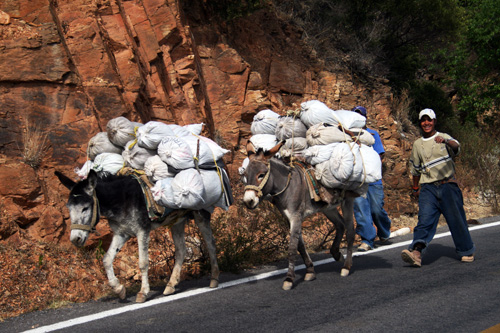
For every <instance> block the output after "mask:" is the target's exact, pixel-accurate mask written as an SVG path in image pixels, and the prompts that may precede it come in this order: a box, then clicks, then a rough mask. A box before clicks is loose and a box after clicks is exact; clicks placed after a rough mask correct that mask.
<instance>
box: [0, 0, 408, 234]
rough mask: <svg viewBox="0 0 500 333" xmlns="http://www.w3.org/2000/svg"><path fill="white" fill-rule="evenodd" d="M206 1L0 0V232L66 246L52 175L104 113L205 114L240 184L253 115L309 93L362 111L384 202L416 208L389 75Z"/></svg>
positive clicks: (395, 208) (69, 164)
mask: <svg viewBox="0 0 500 333" xmlns="http://www.w3.org/2000/svg"><path fill="white" fill-rule="evenodd" d="M203 4H204V2H203V1H182V0H177V1H174V0H162V1H160V0H19V1H0V92H1V93H0V128H1V132H0V208H1V216H0V218H1V226H0V240H7V241H8V242H16V241H18V240H19V239H21V238H23V239H25V238H29V239H34V240H45V241H48V242H67V241H68V237H67V234H68V232H69V231H68V230H69V228H68V225H69V216H68V213H67V211H66V210H65V208H64V203H65V201H66V199H67V194H68V192H67V190H66V189H65V188H64V187H63V186H62V185H60V184H59V182H58V180H57V178H56V177H55V176H54V170H61V171H63V172H65V173H66V174H68V175H74V173H73V170H74V168H75V167H78V166H81V165H83V163H84V162H85V161H86V148H87V143H88V140H89V139H90V138H91V137H92V136H94V135H95V134H96V133H98V132H101V131H105V128H106V124H107V122H108V121H109V120H110V119H112V118H115V117H118V116H124V117H127V118H128V119H130V120H134V121H139V122H147V121H150V120H158V121H163V122H166V123H176V124H180V125H184V124H189V123H201V122H203V123H205V124H206V126H205V130H204V135H206V136H209V137H211V138H213V139H215V140H217V142H218V143H219V144H221V145H223V146H224V147H225V148H227V149H230V150H231V151H232V153H231V154H228V155H227V156H226V163H227V165H228V168H229V171H230V176H231V177H232V178H233V181H234V183H235V184H237V181H238V176H237V169H238V167H239V166H240V163H241V161H242V160H243V158H244V157H245V150H244V148H243V147H244V145H243V144H244V143H245V142H246V139H247V138H248V137H249V135H250V124H251V122H252V119H253V116H254V115H255V114H256V113H257V112H258V111H260V110H262V109H265V108H270V109H272V110H274V111H276V112H278V113H280V114H285V112H286V111H287V110H289V109H295V108H297V107H298V106H299V105H300V103H301V102H302V101H306V100H310V99H319V100H321V101H323V102H325V103H326V104H327V105H328V106H330V107H331V108H333V109H351V108H352V107H353V106H355V105H364V106H366V108H367V109H368V119H369V120H368V125H369V127H372V128H375V129H377V130H379V132H380V134H381V137H382V139H383V141H384V144H385V149H386V151H387V153H386V158H385V171H386V172H385V175H384V180H385V184H386V209H387V211H388V212H389V214H390V215H391V216H397V215H399V214H401V213H414V211H415V209H414V206H413V205H412V204H411V203H410V202H409V199H408V195H407V192H406V189H407V187H408V185H409V180H408V175H407V171H406V170H407V168H406V157H407V155H408V151H409V149H410V148H411V141H407V140H405V138H404V137H403V136H401V133H399V132H398V128H399V126H398V124H397V123H396V122H395V120H394V118H393V116H392V108H393V107H392V104H393V101H392V94H391V90H390V88H389V87H388V86H387V85H385V83H386V82H384V81H383V80H378V81H377V80H374V81H373V82H371V83H370V84H369V85H368V84H366V83H362V82H360V81H358V80H357V79H356V78H355V77H353V76H351V74H349V73H348V72H346V71H343V70H342V69H338V70H332V69H330V70H327V68H334V67H333V66H326V65H328V64H325V63H324V62H322V61H321V60H320V59H316V58H315V56H314V52H312V51H310V48H309V47H308V46H307V45H306V44H305V43H304V42H303V41H302V39H301V35H302V32H301V31H300V30H298V29H296V28H294V27H291V26H288V25H286V24H283V23H281V22H280V21H279V20H278V18H277V17H274V16H273V15H272V14H270V13H269V12H266V11H261V12H257V13H254V14H252V16H250V17H247V18H243V19H239V20H237V21H236V22H232V23H231V24H227V23H226V24H220V25H218V24H216V23H214V22H212V19H211V17H210V16H209V15H208V14H207V12H206V11H205V10H204V8H203ZM34 131H35V132H36V131H38V133H41V135H42V137H43V138H44V136H46V141H43V140H41V141H38V145H41V146H39V147H38V148H39V149H40V154H41V155H40V156H41V160H40V163H36V164H30V163H27V162H26V159H27V156H26V154H28V152H27V147H28V148H29V147H30V146H29V143H28V142H27V140H28V139H29V133H33V132H34ZM35 148H36V145H35ZM30 149H34V148H33V147H32V148H30ZM401 193H405V195H404V196H401ZM236 199H240V198H236ZM102 228H104V227H102ZM101 231H102V232H104V233H105V232H106V230H101ZM65 235H66V236H65Z"/></svg>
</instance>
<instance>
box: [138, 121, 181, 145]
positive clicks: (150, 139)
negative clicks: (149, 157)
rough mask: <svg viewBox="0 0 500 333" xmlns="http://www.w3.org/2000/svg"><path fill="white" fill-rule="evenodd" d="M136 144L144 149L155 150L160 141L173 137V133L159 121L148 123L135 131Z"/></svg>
mask: <svg viewBox="0 0 500 333" xmlns="http://www.w3.org/2000/svg"><path fill="white" fill-rule="evenodd" d="M136 134H137V144H138V145H139V147H142V148H146V149H157V148H158V145H159V144H160V141H161V139H163V138H164V137H166V136H174V135H175V133H174V131H173V130H172V129H171V128H170V126H168V125H167V124H164V123H161V122H159V121H148V122H147V123H146V124H144V126H141V127H139V128H138V129H137V133H136Z"/></svg>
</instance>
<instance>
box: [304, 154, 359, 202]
mask: <svg viewBox="0 0 500 333" xmlns="http://www.w3.org/2000/svg"><path fill="white" fill-rule="evenodd" d="M314 174H315V177H316V179H317V180H318V181H319V182H320V183H321V184H322V185H323V186H326V187H328V188H335V189H345V190H350V191H353V192H355V193H357V194H359V195H362V196H365V197H366V191H367V190H368V184H362V183H360V182H356V181H347V182H341V181H339V180H338V179H337V178H335V176H334V175H333V174H332V172H331V170H330V166H329V162H328V161H326V162H323V163H319V164H317V165H316V166H315V167H314Z"/></svg>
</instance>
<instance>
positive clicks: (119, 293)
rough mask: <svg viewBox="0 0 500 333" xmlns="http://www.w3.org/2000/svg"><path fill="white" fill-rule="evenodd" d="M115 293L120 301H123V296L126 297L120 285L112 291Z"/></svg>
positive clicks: (125, 291) (123, 288)
mask: <svg viewBox="0 0 500 333" xmlns="http://www.w3.org/2000/svg"><path fill="white" fill-rule="evenodd" d="M114 291H115V293H116V294H117V295H118V297H120V299H125V296H127V290H126V289H125V287H124V286H123V284H120V285H119V286H118V287H116V288H115V289H114Z"/></svg>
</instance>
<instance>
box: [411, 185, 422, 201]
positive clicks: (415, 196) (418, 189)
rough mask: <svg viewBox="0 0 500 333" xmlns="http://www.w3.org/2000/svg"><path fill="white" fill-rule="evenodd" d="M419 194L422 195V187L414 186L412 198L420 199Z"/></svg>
mask: <svg viewBox="0 0 500 333" xmlns="http://www.w3.org/2000/svg"><path fill="white" fill-rule="evenodd" d="M419 195H420V188H419V187H417V188H415V187H412V189H411V196H412V198H414V199H418V196H419Z"/></svg>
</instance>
